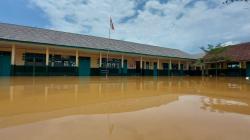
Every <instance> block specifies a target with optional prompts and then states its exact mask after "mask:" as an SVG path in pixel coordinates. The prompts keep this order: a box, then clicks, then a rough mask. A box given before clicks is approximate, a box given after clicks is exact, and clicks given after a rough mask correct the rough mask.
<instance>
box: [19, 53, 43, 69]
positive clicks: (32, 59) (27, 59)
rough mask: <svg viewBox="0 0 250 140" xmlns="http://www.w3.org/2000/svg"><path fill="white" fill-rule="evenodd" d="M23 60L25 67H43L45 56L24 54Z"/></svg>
mask: <svg viewBox="0 0 250 140" xmlns="http://www.w3.org/2000/svg"><path fill="white" fill-rule="evenodd" d="M23 60H24V64H25V65H28V66H29V65H36V66H44V65H45V61H46V60H45V54H36V53H24V54H23Z"/></svg>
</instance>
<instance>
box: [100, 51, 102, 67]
mask: <svg viewBox="0 0 250 140" xmlns="http://www.w3.org/2000/svg"><path fill="white" fill-rule="evenodd" d="M101 67H102V53H101V52H100V56H99V68H101Z"/></svg>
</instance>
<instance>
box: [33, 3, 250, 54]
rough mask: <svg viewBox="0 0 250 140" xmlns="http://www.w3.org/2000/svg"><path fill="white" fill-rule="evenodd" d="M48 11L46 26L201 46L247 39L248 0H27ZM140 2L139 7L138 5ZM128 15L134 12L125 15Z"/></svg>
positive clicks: (193, 48)
mask: <svg viewBox="0 0 250 140" xmlns="http://www.w3.org/2000/svg"><path fill="white" fill-rule="evenodd" d="M30 1H31V3H32V5H35V6H37V7H39V8H41V9H42V10H43V11H44V13H45V14H46V15H47V17H48V19H49V21H50V24H51V25H50V26H49V27H48V28H52V29H56V30H62V31H68V32H75V33H83V34H90V35H95V36H102V37H107V36H108V27H109V16H112V18H113V20H114V24H115V28H116V31H115V32H113V33H112V38H115V39H122V40H127V41H135V42H139V43H148V44H153V45H159V46H162V47H170V48H177V49H181V50H185V51H188V52H195V53H196V52H199V51H200V50H199V47H200V46H206V45H207V44H209V43H210V44H217V43H223V42H230V41H231V42H241V41H250V40H248V39H249V38H250V30H249V28H250V14H249V13H250V9H249V7H250V3H244V2H235V3H232V4H229V5H222V0H207V1H206V0H203V1H201V0H197V1H195V0H169V1H168V2H166V3H160V2H159V1H157V0H147V1H146V0H144V1H143V2H144V3H145V5H140V4H142V3H143V2H142V1H139V0H60V1H55V0H30ZM138 7H141V8H138ZM128 17H133V18H129V19H128Z"/></svg>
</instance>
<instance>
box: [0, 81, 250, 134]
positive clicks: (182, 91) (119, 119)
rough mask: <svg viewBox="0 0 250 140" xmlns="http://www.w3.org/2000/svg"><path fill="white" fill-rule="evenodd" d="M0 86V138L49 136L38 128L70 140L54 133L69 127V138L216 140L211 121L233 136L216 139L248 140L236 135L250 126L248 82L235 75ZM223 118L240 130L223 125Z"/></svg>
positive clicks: (44, 82)
mask: <svg viewBox="0 0 250 140" xmlns="http://www.w3.org/2000/svg"><path fill="white" fill-rule="evenodd" d="M0 84H1V86H0V137H2V138H3V139H5V138H6V139H8V137H10V136H12V135H10V134H11V133H17V135H16V136H19V135H18V134H19V133H20V134H21V132H22V133H25V134H23V135H25V136H26V137H18V138H19V139H22V138H23V139H25V138H27V137H28V138H29V139H34V137H35V135H36V134H37V135H39V136H40V137H39V138H37V137H36V139H48V138H49V137H50V135H49V134H47V133H46V134H45V133H44V134H43V135H41V134H38V133H39V130H41V128H43V129H45V128H46V129H47V128H48V130H47V131H49V132H50V133H51V135H53V138H54V139H67V138H68V139H70V138H69V137H70V135H67V134H61V133H60V134H59V130H61V131H63V132H64V131H65V132H67V131H69V132H72V131H73V130H74V132H72V133H74V134H75V135H77V136H75V137H74V139H78V138H79V139H82V138H83V137H85V138H86V137H87V138H90V139H111V138H113V139H166V138H169V139H183V138H187V137H192V139H199V138H201V137H200V136H197V133H196V132H195V130H197V128H198V127H202V126H203V127H202V128H201V130H200V133H201V134H203V133H205V130H210V129H211V132H207V133H206V134H207V137H208V138H211V139H214V137H213V136H218V135H219V134H217V135H215V134H214V133H216V132H214V131H213V129H214V127H213V126H212V124H218V123H220V124H222V125H221V126H220V127H217V129H218V132H220V129H224V130H225V129H228V132H230V131H235V132H237V133H232V134H231V135H230V138H229V137H227V136H223V135H222V134H221V135H222V138H224V137H225V138H227V139H231V138H234V136H235V137H236V136H237V138H238V137H239V136H241V138H242V137H244V138H250V135H249V134H248V133H245V131H242V129H243V128H244V129H248V130H249V129H250V117H249V116H248V115H249V114H250V107H249V104H250V95H249V94H250V92H249V91H250V83H248V82H247V81H245V80H244V79H241V78H216V79H214V78H204V77H203V78H202V77H159V78H157V79H155V78H153V77H109V78H108V79H106V78H103V77H80V78H79V77H49V78H46V77H35V78H32V77H12V78H1V79H0ZM220 114H224V115H225V114H227V115H228V118H227V117H223V118H220V117H221V116H220ZM232 114H235V115H233V117H232ZM230 116H231V117H230ZM243 116H244V119H242V117H243ZM215 118H217V119H215ZM202 120H206V121H205V122H204V121H202ZM228 121H230V124H234V123H238V124H242V125H241V126H240V129H239V128H237V127H235V128H225V127H224V126H223V125H224V123H225V124H228ZM200 125H201V126H200ZM192 128H193V129H194V130H190V129H192ZM54 129H58V131H56V130H54ZM89 129H91V130H92V131H93V132H92V131H90V130H89ZM203 129H204V131H203ZM235 129H237V131H236V130H235ZM21 130H22V131H21ZM83 130H84V133H83V134H80V133H82V131H83ZM176 130H178V132H182V135H179V134H177V132H176ZM28 131H33V132H34V133H33V134H30V133H27V132H28ZM47 131H46V132H47ZM166 131H167V132H166ZM225 131H226V130H225ZM96 133H98V134H100V135H98V136H93V135H88V134H96ZM150 134H155V135H150ZM209 134H210V135H211V134H214V135H211V136H209ZM13 139H14V136H13Z"/></svg>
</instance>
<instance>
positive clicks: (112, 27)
mask: <svg viewBox="0 0 250 140" xmlns="http://www.w3.org/2000/svg"><path fill="white" fill-rule="evenodd" d="M110 29H112V30H115V26H114V24H113V21H112V18H111V17H110Z"/></svg>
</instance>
